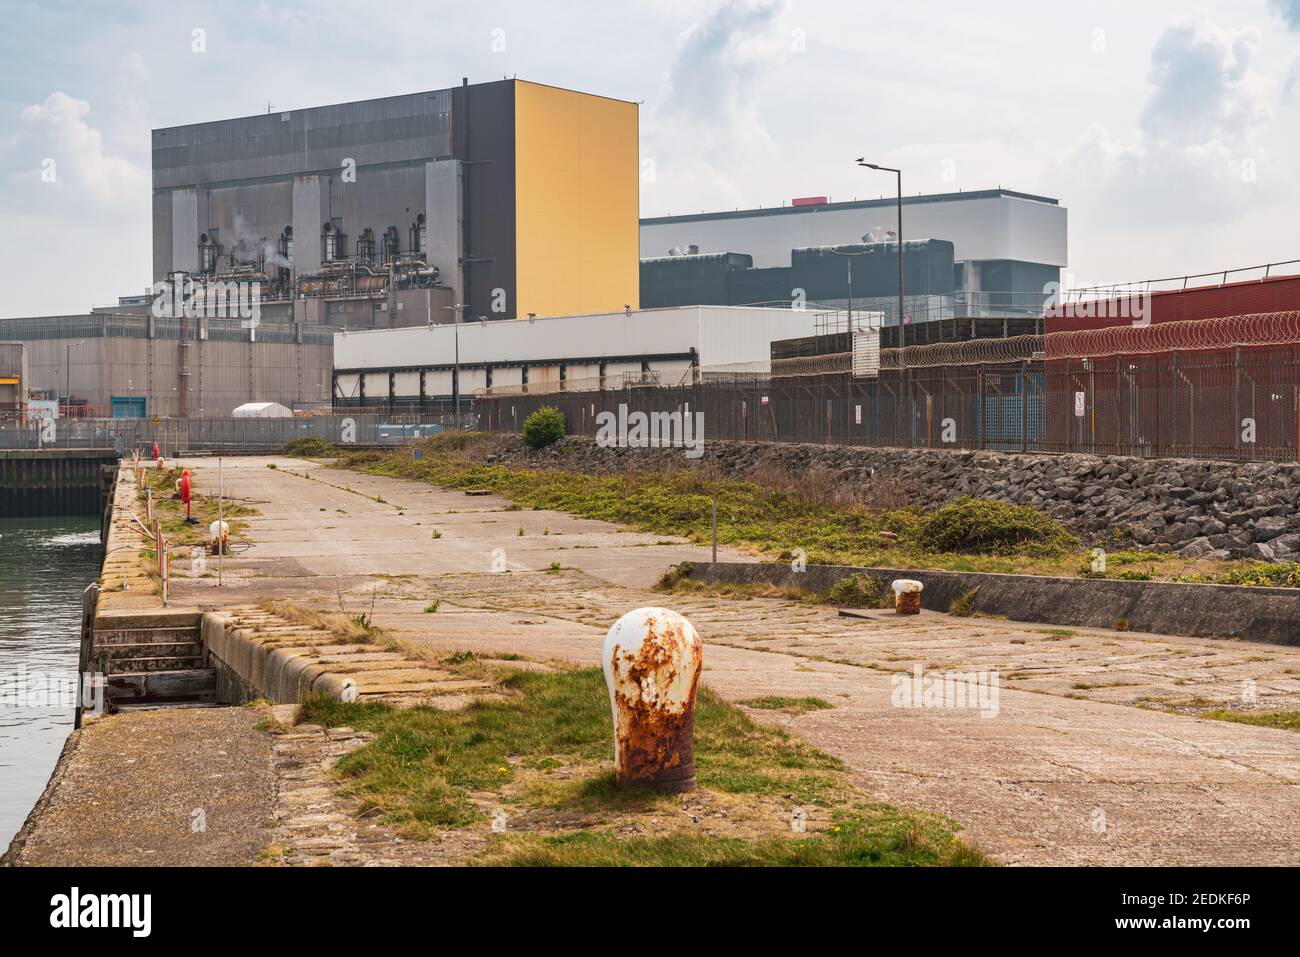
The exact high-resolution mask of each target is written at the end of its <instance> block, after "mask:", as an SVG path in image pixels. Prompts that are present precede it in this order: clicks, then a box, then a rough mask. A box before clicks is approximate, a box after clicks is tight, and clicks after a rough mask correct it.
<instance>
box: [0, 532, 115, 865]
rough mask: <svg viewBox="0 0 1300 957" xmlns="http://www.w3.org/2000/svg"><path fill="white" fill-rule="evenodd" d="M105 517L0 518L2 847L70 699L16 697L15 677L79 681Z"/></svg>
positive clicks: (64, 732)
mask: <svg viewBox="0 0 1300 957" xmlns="http://www.w3.org/2000/svg"><path fill="white" fill-rule="evenodd" d="M100 559H101V554H100V548H99V520H98V519H97V518H92V517H66V518H49V519H43V518H5V519H0V851H3V849H4V848H6V847H8V846H9V841H10V840H11V839H12V838H13V836H14V834H15V833H16V832H17V831H18V829H19V828H20V827H22V824H23V821H24V820H25V819H26V818H27V814H28V812H29V811H31V809H32V805H33V804H35V803H36V799H37V798H39V797H40V796H41V791H43V790H44V789H45V783H46V781H48V780H49V777H50V772H51V771H53V770H54V764H55V762H56V761H57V760H58V758H59V752H60V751H61V750H62V748H63V742H64V740H65V739H66V738H67V736H68V732H70V731H71V730H72V714H73V712H72V706H71V703H69V704H68V705H67V706H61V705H60V704H59V703H58V701H57V700H55V701H51V702H46V701H44V700H31V699H27V700H16V699H17V696H16V695H15V694H13V690H14V689H15V687H16V685H15V683H16V682H17V681H18V680H20V679H21V678H22V676H23V675H24V674H25V675H26V677H27V685H28V687H30V686H31V685H32V684H34V683H35V682H34V681H33V680H32V679H33V678H36V677H37V673H39V674H54V675H57V676H60V677H62V678H64V679H66V680H65V684H67V683H70V682H72V681H75V678H76V674H77V651H78V644H79V638H80V634H81V593H82V591H83V590H84V589H85V587H86V586H87V585H89V584H90V583H91V582H93V581H94V580H95V579H96V578H98V577H99V567H100Z"/></svg>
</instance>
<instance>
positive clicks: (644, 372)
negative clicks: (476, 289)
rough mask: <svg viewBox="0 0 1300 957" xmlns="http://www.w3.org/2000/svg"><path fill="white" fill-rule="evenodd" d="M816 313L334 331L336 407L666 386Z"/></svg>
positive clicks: (796, 330)
mask: <svg viewBox="0 0 1300 957" xmlns="http://www.w3.org/2000/svg"><path fill="white" fill-rule="evenodd" d="M817 315H818V313H816V312H813V311H809V310H794V309H761V308H754V307H749V306H679V307H674V308H671V309H637V310H631V311H630V312H606V313H596V314H593V315H584V316H557V317H554V318H549V319H534V320H527V319H514V320H495V321H474V322H464V323H461V324H460V325H458V326H453V325H450V324H443V325H433V326H422V327H414V328H406V329H376V330H367V331H364V332H339V333H337V334H336V335H335V337H334V404H335V405H336V406H344V407H346V406H368V405H386V406H394V405H396V406H412V407H418V406H421V405H424V404H425V403H428V402H445V401H447V400H449V399H450V398H451V397H452V395H453V393H454V392H455V391H457V390H456V389H455V386H454V384H453V376H454V374H455V371H456V370H457V369H459V372H460V388H459V390H458V391H459V393H460V395H461V397H462V400H463V401H464V400H467V399H468V398H469V397H471V396H472V395H473V394H474V393H476V392H482V391H492V390H497V391H510V390H513V391H520V387H521V386H527V385H530V384H533V383H537V384H539V385H540V384H548V385H549V386H550V388H552V389H553V388H554V386H555V383H559V382H564V383H566V385H565V386H564V388H570V387H571V388H573V389H574V390H579V389H598V388H608V387H615V386H618V385H621V384H622V383H623V381H624V376H626V375H629V374H630V375H633V376H637V377H641V378H645V377H654V378H655V380H656V381H660V382H663V383H664V384H669V383H672V382H675V381H679V380H680V379H681V378H682V377H683V376H685V375H686V374H687V370H689V369H690V368H691V367H692V366H699V365H710V366H716V365H730V364H733V363H745V362H761V361H765V360H767V359H769V358H770V355H771V351H770V350H771V344H772V342H773V340H777V339H792V338H796V337H799V336H811V335H814V334H815V332H816V328H815V327H816V324H817V320H816V317H817Z"/></svg>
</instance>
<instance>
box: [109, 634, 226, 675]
mask: <svg viewBox="0 0 1300 957" xmlns="http://www.w3.org/2000/svg"><path fill="white" fill-rule="evenodd" d="M100 651H102V652H104V654H106V655H108V657H109V659H110V660H111V661H113V662H126V661H131V660H132V659H135V658H177V657H178V658H192V657H201V656H202V655H203V648H202V646H201V645H200V644H199V643H198V642H197V641H141V642H137V643H135V644H130V645H126V644H122V645H104V646H102V647H101V648H100ZM126 670H128V671H129V670H130V669H129V668H128V669H126ZM139 670H141V671H143V670H144V669H143V668H142V669H139Z"/></svg>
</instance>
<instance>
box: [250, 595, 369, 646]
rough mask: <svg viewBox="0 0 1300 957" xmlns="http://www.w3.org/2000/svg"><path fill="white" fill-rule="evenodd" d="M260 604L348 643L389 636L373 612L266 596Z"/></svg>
mask: <svg viewBox="0 0 1300 957" xmlns="http://www.w3.org/2000/svg"><path fill="white" fill-rule="evenodd" d="M257 605H258V607H259V608H261V609H262V610H263V611H265V612H267V613H268V614H272V615H276V616H278V617H280V618H283V619H284V620H285V621H291V622H293V623H294V624H295V625H305V626H307V627H308V628H318V629H320V630H321V631H327V632H329V633H330V634H331V635H333V636H334V637H335V638H337V639H339V640H340V641H342V642H345V643H347V644H358V645H366V644H370V643H372V642H374V641H377V640H379V639H381V638H384V637H386V633H385V632H384V629H382V628H380V627H379V626H378V625H376V624H374V623H373V622H372V621H371V619H370V615H369V613H366V612H362V613H360V614H356V615H350V614H348V613H347V612H329V611H321V610H320V609H318V608H308V607H307V606H306V605H299V604H297V603H296V602H291V601H280V600H276V599H263V600H262V601H259V602H258V603H257Z"/></svg>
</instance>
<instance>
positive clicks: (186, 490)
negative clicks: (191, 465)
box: [181, 469, 194, 524]
mask: <svg viewBox="0 0 1300 957" xmlns="http://www.w3.org/2000/svg"><path fill="white" fill-rule="evenodd" d="M181 501H182V502H184V503H185V521H186V522H189V523H191V524H193V522H194V519H193V517H192V516H191V515H190V470H189V469H186V470H185V471H183V472H181Z"/></svg>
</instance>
